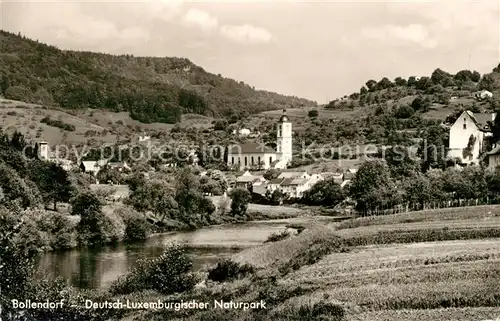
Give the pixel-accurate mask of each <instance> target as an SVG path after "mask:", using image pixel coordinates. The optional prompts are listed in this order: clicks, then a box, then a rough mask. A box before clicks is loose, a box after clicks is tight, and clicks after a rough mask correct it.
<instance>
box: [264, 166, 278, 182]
mask: <svg viewBox="0 0 500 321" xmlns="http://www.w3.org/2000/svg"><path fill="white" fill-rule="evenodd" d="M280 174H281V171H280V170H279V169H275V168H270V169H268V170H267V171H266V172H265V173H264V174H263V175H262V176H264V178H265V179H266V180H268V181H270V180H273V179H275V178H278V176H280Z"/></svg>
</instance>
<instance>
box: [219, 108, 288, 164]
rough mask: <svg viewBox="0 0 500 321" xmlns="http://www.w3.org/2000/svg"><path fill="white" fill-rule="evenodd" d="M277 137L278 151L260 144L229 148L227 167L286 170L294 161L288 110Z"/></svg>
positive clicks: (280, 121) (278, 128)
mask: <svg viewBox="0 0 500 321" xmlns="http://www.w3.org/2000/svg"><path fill="white" fill-rule="evenodd" d="M276 137H277V139H276V147H277V151H274V149H272V148H271V147H269V146H265V144H259V143H246V144H241V145H232V146H229V148H228V157H227V165H228V166H229V167H232V168H234V167H236V168H238V169H243V168H245V169H249V168H257V169H269V168H277V169H285V168H286V167H287V166H288V164H289V163H290V161H291V160H292V123H291V122H290V119H289V118H288V116H287V115H286V110H283V115H282V116H281V118H280V119H279V121H278V124H277V134H276Z"/></svg>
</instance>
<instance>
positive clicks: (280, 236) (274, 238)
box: [264, 230, 290, 243]
mask: <svg viewBox="0 0 500 321" xmlns="http://www.w3.org/2000/svg"><path fill="white" fill-rule="evenodd" d="M289 236H290V232H288V231H287V230H284V231H282V232H281V233H273V234H271V235H269V237H268V238H267V240H266V241H265V242H264V243H270V242H278V241H281V240H284V239H286V238H287V237H289Z"/></svg>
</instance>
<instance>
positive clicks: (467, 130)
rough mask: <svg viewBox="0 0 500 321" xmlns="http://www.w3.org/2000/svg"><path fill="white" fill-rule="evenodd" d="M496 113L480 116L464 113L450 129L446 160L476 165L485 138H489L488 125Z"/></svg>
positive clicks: (489, 130)
mask: <svg viewBox="0 0 500 321" xmlns="http://www.w3.org/2000/svg"><path fill="white" fill-rule="evenodd" d="M495 117H496V113H492V114H480V113H472V112H471V111H464V112H463V113H462V114H461V115H460V117H458V119H457V120H456V121H455V123H454V124H453V125H452V126H451V128H450V142H449V146H448V153H447V157H448V158H453V159H460V160H461V163H463V164H478V163H479V155H480V154H481V152H482V150H483V146H484V139H485V137H488V136H491V129H490V123H492V122H494V120H495Z"/></svg>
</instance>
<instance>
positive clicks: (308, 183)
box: [267, 171, 323, 198]
mask: <svg viewBox="0 0 500 321" xmlns="http://www.w3.org/2000/svg"><path fill="white" fill-rule="evenodd" d="M321 180H323V176H322V175H320V174H313V175H309V174H308V173H307V172H306V171H304V172H283V173H281V174H280V175H279V176H278V178H276V179H274V180H271V181H270V182H269V184H268V186H267V188H268V190H269V191H270V192H271V193H272V192H274V191H275V190H277V189H279V190H281V191H282V192H283V193H284V194H286V195H288V197H292V198H301V197H302V196H303V195H304V192H305V191H307V190H309V189H310V188H311V187H312V186H313V185H314V184H316V183H317V182H319V181H321Z"/></svg>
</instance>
